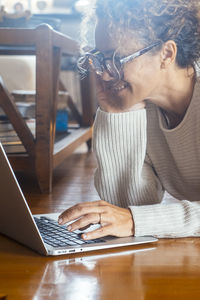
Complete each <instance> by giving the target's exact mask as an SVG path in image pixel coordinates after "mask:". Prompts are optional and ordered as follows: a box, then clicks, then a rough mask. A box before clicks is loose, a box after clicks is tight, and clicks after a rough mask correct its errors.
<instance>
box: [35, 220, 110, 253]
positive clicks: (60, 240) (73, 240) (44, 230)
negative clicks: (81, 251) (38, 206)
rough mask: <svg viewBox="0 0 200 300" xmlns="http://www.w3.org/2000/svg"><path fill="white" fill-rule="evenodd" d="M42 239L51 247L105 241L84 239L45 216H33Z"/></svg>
mask: <svg viewBox="0 0 200 300" xmlns="http://www.w3.org/2000/svg"><path fill="white" fill-rule="evenodd" d="M34 220H35V222H36V224H37V227H38V229H39V231H40V234H41V236H42V239H43V241H44V242H45V243H46V244H48V245H50V246H53V247H64V246H80V245H83V244H94V243H102V242H105V240H103V239H93V240H89V241H84V240H83V239H82V238H81V235H80V234H78V233H76V232H70V231H68V230H67V229H66V226H63V225H58V222H57V221H54V220H52V219H49V218H46V217H40V218H37V217H34Z"/></svg>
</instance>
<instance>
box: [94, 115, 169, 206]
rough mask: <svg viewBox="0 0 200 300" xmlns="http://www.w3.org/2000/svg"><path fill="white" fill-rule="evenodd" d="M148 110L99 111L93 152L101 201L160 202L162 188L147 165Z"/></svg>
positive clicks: (95, 126)
mask: <svg viewBox="0 0 200 300" xmlns="http://www.w3.org/2000/svg"><path fill="white" fill-rule="evenodd" d="M146 122H147V121H146V110H145V109H141V110H135V111H131V112H124V113H107V112H103V111H101V110H100V109H98V111H97V115H96V119H95V124H94V134H93V150H94V153H95V155H96V158H97V164H98V167H97V170H96V173H95V187H96V189H97V192H98V193H99V196H100V198H101V199H103V200H105V201H107V202H109V203H112V204H114V205H118V206H121V207H128V206H129V205H136V206H137V205H146V204H152V203H159V202H160V201H161V199H162V196H163V190H162V186H161V184H160V182H159V180H158V178H157V176H155V174H154V172H153V169H152V168H151V166H150V164H148V163H145V155H146V143H147V130H146Z"/></svg>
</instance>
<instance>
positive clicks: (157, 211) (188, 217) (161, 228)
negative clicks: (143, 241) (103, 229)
mask: <svg viewBox="0 0 200 300" xmlns="http://www.w3.org/2000/svg"><path fill="white" fill-rule="evenodd" d="M130 209H131V211H132V215H133V219H134V222H135V224H136V225H135V236H144V235H154V236H156V237H158V238H178V237H189V236H200V201H198V202H197V201H196V202H190V201H187V200H182V201H179V200H177V201H176V202H175V203H164V204H154V205H146V206H131V207H130Z"/></svg>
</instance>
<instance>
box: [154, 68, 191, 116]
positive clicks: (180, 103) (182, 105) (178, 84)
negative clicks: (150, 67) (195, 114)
mask: <svg viewBox="0 0 200 300" xmlns="http://www.w3.org/2000/svg"><path fill="white" fill-rule="evenodd" d="M194 83H195V71H194V69H193V68H189V69H180V68H177V67H174V68H173V69H171V70H167V71H166V72H165V73H164V74H163V77H162V79H161V80H160V85H159V87H158V89H157V91H156V96H154V97H152V99H151V102H153V103H154V104H156V105H157V106H159V107H161V108H162V109H163V110H164V111H166V112H167V113H168V114H169V115H171V117H172V118H173V117H174V116H178V118H180V117H184V115H185V112H186V111H187V108H188V106H189V104H190V101H191V99H192V95H193V89H194ZM154 95H155V94H154Z"/></svg>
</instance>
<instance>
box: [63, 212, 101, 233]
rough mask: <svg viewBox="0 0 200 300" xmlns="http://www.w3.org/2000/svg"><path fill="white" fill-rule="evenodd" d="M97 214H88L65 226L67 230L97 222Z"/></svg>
mask: <svg viewBox="0 0 200 300" xmlns="http://www.w3.org/2000/svg"><path fill="white" fill-rule="evenodd" d="M99 219H100V218H99V214H89V215H85V216H83V217H82V218H80V219H78V220H77V221H75V222H74V223H72V224H70V225H69V226H68V227H67V230H69V231H74V230H78V229H81V228H83V227H86V226H88V225H91V224H97V223H98V222H99Z"/></svg>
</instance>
